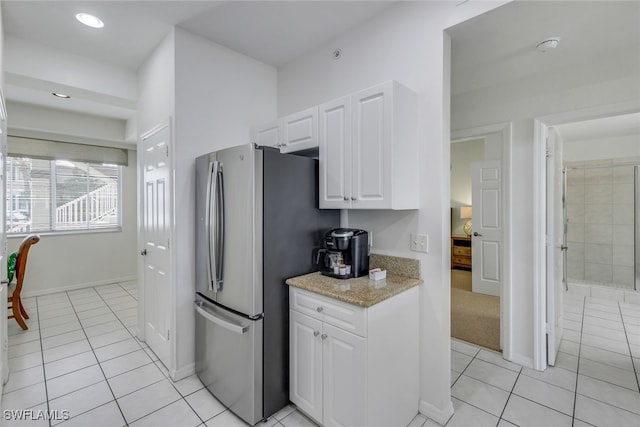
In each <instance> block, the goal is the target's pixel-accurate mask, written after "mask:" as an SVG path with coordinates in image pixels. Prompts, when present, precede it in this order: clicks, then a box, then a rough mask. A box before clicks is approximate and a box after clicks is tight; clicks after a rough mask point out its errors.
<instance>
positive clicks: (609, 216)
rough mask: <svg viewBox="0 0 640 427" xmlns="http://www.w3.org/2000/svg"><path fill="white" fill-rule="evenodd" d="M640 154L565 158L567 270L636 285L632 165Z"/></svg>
mask: <svg viewBox="0 0 640 427" xmlns="http://www.w3.org/2000/svg"><path fill="white" fill-rule="evenodd" d="M638 162H640V158H624V159H610V160H597V161H585V162H567V163H565V166H566V167H567V168H568V170H567V219H568V229H567V233H568V235H567V240H568V246H569V250H568V253H567V269H568V271H567V275H568V277H569V278H570V279H573V280H575V281H580V282H586V283H596V284H609V285H612V286H615V287H620V288H633V280H634V277H633V274H634V271H633V264H634V259H633V258H634V253H633V250H634V249H633V244H634V239H633V231H634V229H633V224H634V204H633V201H634V186H633V182H634V167H633V165H632V164H636V163H638Z"/></svg>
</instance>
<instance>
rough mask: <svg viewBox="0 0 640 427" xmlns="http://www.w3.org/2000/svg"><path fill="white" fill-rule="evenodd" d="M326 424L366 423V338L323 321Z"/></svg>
mask: <svg viewBox="0 0 640 427" xmlns="http://www.w3.org/2000/svg"><path fill="white" fill-rule="evenodd" d="M321 338H322V341H323V344H324V345H323V351H322V360H323V367H324V392H323V397H324V399H323V402H324V411H323V415H324V416H323V424H324V425H325V426H326V427H332V426H345V427H350V426H364V425H366V421H367V420H366V415H365V414H366V405H365V399H366V388H365V375H366V370H365V369H366V360H367V359H366V350H365V348H366V347H365V339H364V338H362V337H359V336H357V335H353V334H350V333H349V332H345V331H343V330H341V329H338V328H335V327H333V326H331V325H328V324H326V323H324V324H323V333H322V335H321Z"/></svg>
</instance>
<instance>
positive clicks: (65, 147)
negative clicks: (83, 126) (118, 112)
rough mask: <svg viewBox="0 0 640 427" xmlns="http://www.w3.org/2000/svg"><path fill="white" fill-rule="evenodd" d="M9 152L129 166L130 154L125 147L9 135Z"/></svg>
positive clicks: (18, 154)
mask: <svg viewBox="0 0 640 427" xmlns="http://www.w3.org/2000/svg"><path fill="white" fill-rule="evenodd" d="M7 154H8V155H9V156H12V157H27V158H30V159H41V160H69V161H72V162H84V163H99V164H104V163H106V164H112V165H119V166H127V165H128V164H129V156H128V154H127V150H125V149H123V148H113V147H102V146H98V145H89V144H77V143H72V142H62V141H50V140H45V139H36V138H25V137H22V136H11V135H8V136H7Z"/></svg>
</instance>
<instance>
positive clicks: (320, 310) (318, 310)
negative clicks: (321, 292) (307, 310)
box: [316, 307, 324, 313]
mask: <svg viewBox="0 0 640 427" xmlns="http://www.w3.org/2000/svg"><path fill="white" fill-rule="evenodd" d="M322 310H324V308H322V307H318V308H316V311H317V312H318V313H322Z"/></svg>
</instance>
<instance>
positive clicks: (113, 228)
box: [4, 155, 124, 238]
mask: <svg viewBox="0 0 640 427" xmlns="http://www.w3.org/2000/svg"><path fill="white" fill-rule="evenodd" d="M10 158H12V159H30V160H37V159H34V158H32V157H28V156H11V155H8V156H7V157H6V160H7V161H6V162H5V169H6V163H8V161H9V159H10ZM41 160H42V159H41ZM46 161H48V162H49V200H50V203H51V209H50V212H49V215H50V217H49V228H48V229H47V230H39V231H38V230H30V231H20V232H9V231H8V227H7V224H6V222H5V224H4V227H5V233H6V236H7V237H8V238H11V237H22V236H26V235H29V234H33V233H37V234H40V235H43V236H52V235H55V236H61V235H73V234H93V233H117V232H121V231H122V223H123V218H122V211H123V206H122V176H123V168H124V166H123V165H113V166H115V167H116V170H117V181H118V182H117V188H118V196H117V205H118V210H117V222H116V223H115V224H113V225H109V226H102V227H95V228H92V227H90V226H89V224H90V222H87V224H86V228H75V229H55V228H54V227H55V224H56V208H55V207H54V206H55V204H56V196H57V194H56V191H57V190H56V184H57V179H58V177H57V170H56V160H53V159H51V160H46ZM75 163H80V164H83V165H90V164H93V163H92V162H79V161H76V162H75ZM95 164H99V163H95ZM11 172H12V173H11V174H10V176H9V174H6V176H7V178H8V179H7V183H6V184H7V186H8V185H10V182H12V181H13V179H14V177H13V175H15V171H14V170H13V169H12V171H11ZM89 177H90V176H89V175H87V192H85V194H89V192H88V189H89ZM28 200H31V199H28ZM5 205H6V206H5V215H6V216H7V217H8V216H9V215H10V214H11V213H12V212H13V206H12V205H13V200H9V201H8V202H7V203H5Z"/></svg>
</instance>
